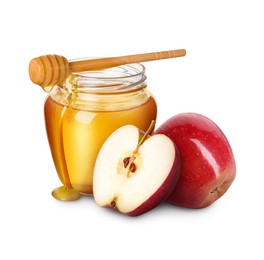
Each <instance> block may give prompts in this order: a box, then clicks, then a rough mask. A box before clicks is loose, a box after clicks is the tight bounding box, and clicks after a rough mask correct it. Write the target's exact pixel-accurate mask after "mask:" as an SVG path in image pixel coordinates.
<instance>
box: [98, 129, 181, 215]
mask: <svg viewBox="0 0 264 260" xmlns="http://www.w3.org/2000/svg"><path fill="white" fill-rule="evenodd" d="M141 133H142V132H141V131H140V130H139V129H138V128H137V127H136V126H134V125H126V126H123V127H121V128H119V129H117V130H116V131H115V132H113V133H112V134H111V135H110V136H109V137H108V139H107V140H106V141H105V143H104V144H103V146H102V147H101V149H100V151H99V154H98V156H97V159H96V163H95V168H94V177H93V191H94V200H95V202H96V204H97V205H99V206H101V207H110V208H113V209H116V210H118V211H120V212H122V213H124V214H127V215H129V216H138V215H141V214H143V213H145V212H147V211H150V210H151V209H153V208H155V207H156V206H157V205H159V204H160V203H161V202H162V201H164V200H165V199H166V198H167V197H168V196H169V194H170V193H171V191H172V190H173V188H174V187H175V185H176V183H177V180H178V178H179V173H180V159H179V158H180V157H179V153H178V150H177V148H176V146H175V145H174V143H173V142H172V141H171V140H170V138H168V137H167V136H165V135H163V134H157V135H152V136H148V135H146V134H145V135H144V136H143V137H142V134H141ZM146 136H147V137H146ZM144 137H145V140H143V141H142V139H143V138H144Z"/></svg>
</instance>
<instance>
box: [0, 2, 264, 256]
mask: <svg viewBox="0 0 264 260" xmlns="http://www.w3.org/2000/svg"><path fill="white" fill-rule="evenodd" d="M262 2H263V1H261V0H260V1H257V0H250V1H244V0H238V1H236V0H222V1H212V0H208V1H206V0H199V1H196V0H194V1H188V0H186V1H177V0H174V1H169V0H163V1H155V0H152V1H143V0H133V1H121V0H120V1H115V0H112V1H107V0H105V1H102V0H96V1H89V0H87V1H80V0H75V1H66V0H65V1H55V0H51V1H50V0H46V1H29V0H24V1H18V0H17V1H12V0H10V1H2V2H1V4H0V10H1V15H0V28H1V30H0V33H1V45H0V46H1V48H0V75H1V83H0V95H1V96H0V98H1V101H0V109H1V110H0V113H1V114H0V116H1V117H0V120H1V128H0V150H1V157H0V163H1V164H0V165H1V167H0V174H1V178H0V182H1V188H0V200H1V204H0V208H1V213H0V239H1V244H0V248H1V249H0V258H1V259H56V258H57V259H108V258H110V259H128V260H129V259H153V258H155V259H174V258H175V259H204V260H206V259H216V260H217V259H240V258H241V257H244V258H243V259H263V257H264V249H263V233H264V225H263V219H264V213H263V205H264V203H263V198H264V195H263V182H264V177H263V176H264V172H263V160H264V159H263V158H264V157H263V156H264V152H263V146H264V137H263V135H264V126H263V120H264V117H263V114H264V102H263V94H262V93H263V92H262V91H261V90H262V89H263V87H264V85H263V83H264V73H263V71H264V70H263V69H264V37H263V33H264V30H263V28H264V15H263V14H264V9H263V5H262V4H263V3H262ZM178 48H185V49H186V50H187V56H186V57H184V58H179V59H172V60H164V61H157V62H151V63H145V66H146V67H147V75H148V83H149V86H148V88H149V90H150V91H151V92H152V93H153V94H154V96H155V97H156V100H157V102H158V106H159V114H158V121H157V125H160V124H161V123H162V122H164V121H165V120H166V119H168V118H169V117H171V116H173V115H175V114H178V113H180V112H197V113H201V114H204V115H206V116H208V117H209V118H211V119H212V120H213V121H215V122H216V123H217V124H218V125H219V126H220V127H221V128H222V130H223V131H224V133H225V134H226V136H227V138H228V139H229V141H230V143H231V146H232V148H233V152H234V154H235V157H236V162H237V178H236V180H235V182H234V183H233V185H232V186H231V188H230V189H229V191H228V192H227V193H226V194H225V195H224V197H222V198H221V199H220V200H219V201H218V202H216V203H215V204H213V205H212V206H210V207H208V208H206V209H203V210H187V209H182V208H176V207H173V206H169V205H166V204H164V205H161V206H160V207H158V208H156V209H155V210H153V211H151V212H149V213H147V214H145V215H143V216H141V217H137V218H131V217H127V216H125V215H121V214H118V213H115V212H113V211H109V210H105V209H102V208H99V207H97V206H96V205H95V203H94V201H93V199H92V198H89V197H85V198H82V199H80V200H79V201H76V202H72V203H63V202H59V201H56V200H55V199H54V198H53V197H52V196H51V194H50V192H51V190H52V189H53V188H55V187H57V186H59V185H60V182H59V179H58V177H57V174H56V172H55V169H54V166H53V162H52V159H51V155H50V151H49V147H48V142H47V139H46V133H45V126H44V119H43V103H44V100H45V97H46V94H45V93H44V92H43V91H42V89H41V88H40V87H38V86H36V85H34V84H33V83H31V82H30V80H29V77H28V72H27V69H28V63H29V61H30V59H31V58H34V57H37V56H40V55H43V54H54V53H55V54H60V55H64V56H65V57H67V58H68V59H73V58H79V57H88V56H118V55H126V54H135V53H143V52H151V51H161V50H170V49H178Z"/></svg>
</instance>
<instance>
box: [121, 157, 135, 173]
mask: <svg viewBox="0 0 264 260" xmlns="http://www.w3.org/2000/svg"><path fill="white" fill-rule="evenodd" d="M130 159H131V157H126V158H125V159H124V160H123V163H124V167H125V168H126V167H127V166H128V165H129V163H130ZM129 171H130V172H135V171H136V165H135V164H134V162H131V163H130V165H129Z"/></svg>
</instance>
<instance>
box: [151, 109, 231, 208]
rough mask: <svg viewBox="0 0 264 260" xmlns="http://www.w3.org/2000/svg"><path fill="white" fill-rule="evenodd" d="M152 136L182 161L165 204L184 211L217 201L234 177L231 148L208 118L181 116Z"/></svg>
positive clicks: (175, 117) (197, 115)
mask: <svg viewBox="0 0 264 260" xmlns="http://www.w3.org/2000/svg"><path fill="white" fill-rule="evenodd" d="M155 134H165V135H167V136H168V137H169V138H171V140H172V141H173V142H174V143H175V144H176V146H177V148H178V150H179V153H180V158H181V170H180V177H179V180H178V182H177V184H176V186H175V188H174V190H173V191H172V193H171V194H170V196H169V197H168V199H167V201H168V202H169V203H171V204H173V205H177V206H182V207H187V208H204V207H207V206H209V205H210V204H212V203H213V202H214V201H216V200H217V199H219V198H220V197H221V196H222V195H223V194H224V193H225V192H226V191H227V190H228V188H229V187H230V185H231V184H232V182H233V180H234V179H235V176H236V163H235V158H234V155H233V152H232V149H231V146H230V144H229V142H228V140H227V138H226V137H225V135H224V133H223V132H222V131H221V129H220V128H219V127H218V126H217V125H216V124H215V123H214V122H213V121H211V120H210V119H209V118H207V117H205V116H202V115H199V114H195V113H183V114H179V115H176V116H174V117H172V118H170V119H169V120H167V121H166V122H165V123H163V124H162V125H161V126H160V127H159V128H158V129H157V130H156V131H155Z"/></svg>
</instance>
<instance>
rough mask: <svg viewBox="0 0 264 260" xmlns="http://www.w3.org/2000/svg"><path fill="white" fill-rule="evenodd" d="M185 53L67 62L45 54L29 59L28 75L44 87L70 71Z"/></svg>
mask: <svg viewBox="0 0 264 260" xmlns="http://www.w3.org/2000/svg"><path fill="white" fill-rule="evenodd" d="M185 55H186V51H185V50H184V49H179V50H170V51H161V52H151V53H143V54H134V55H127V56H120V57H109V58H99V59H91V60H79V61H71V62H68V60H67V59H66V58H64V57H63V56H59V55H45V56H40V57H38V58H34V59H32V60H31V61H30V63H29V76H30V79H31V81H32V82H33V83H35V84H37V85H40V86H41V87H43V88H44V87H46V86H54V85H56V84H58V83H62V82H63V81H64V80H65V79H66V78H67V76H68V75H69V73H70V72H82V71H89V70H90V71H91V70H101V69H106V68H111V67H116V66H120V65H125V64H131V63H138V62H144V61H152V60H161V59H170V58H176V57H182V56H185Z"/></svg>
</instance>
